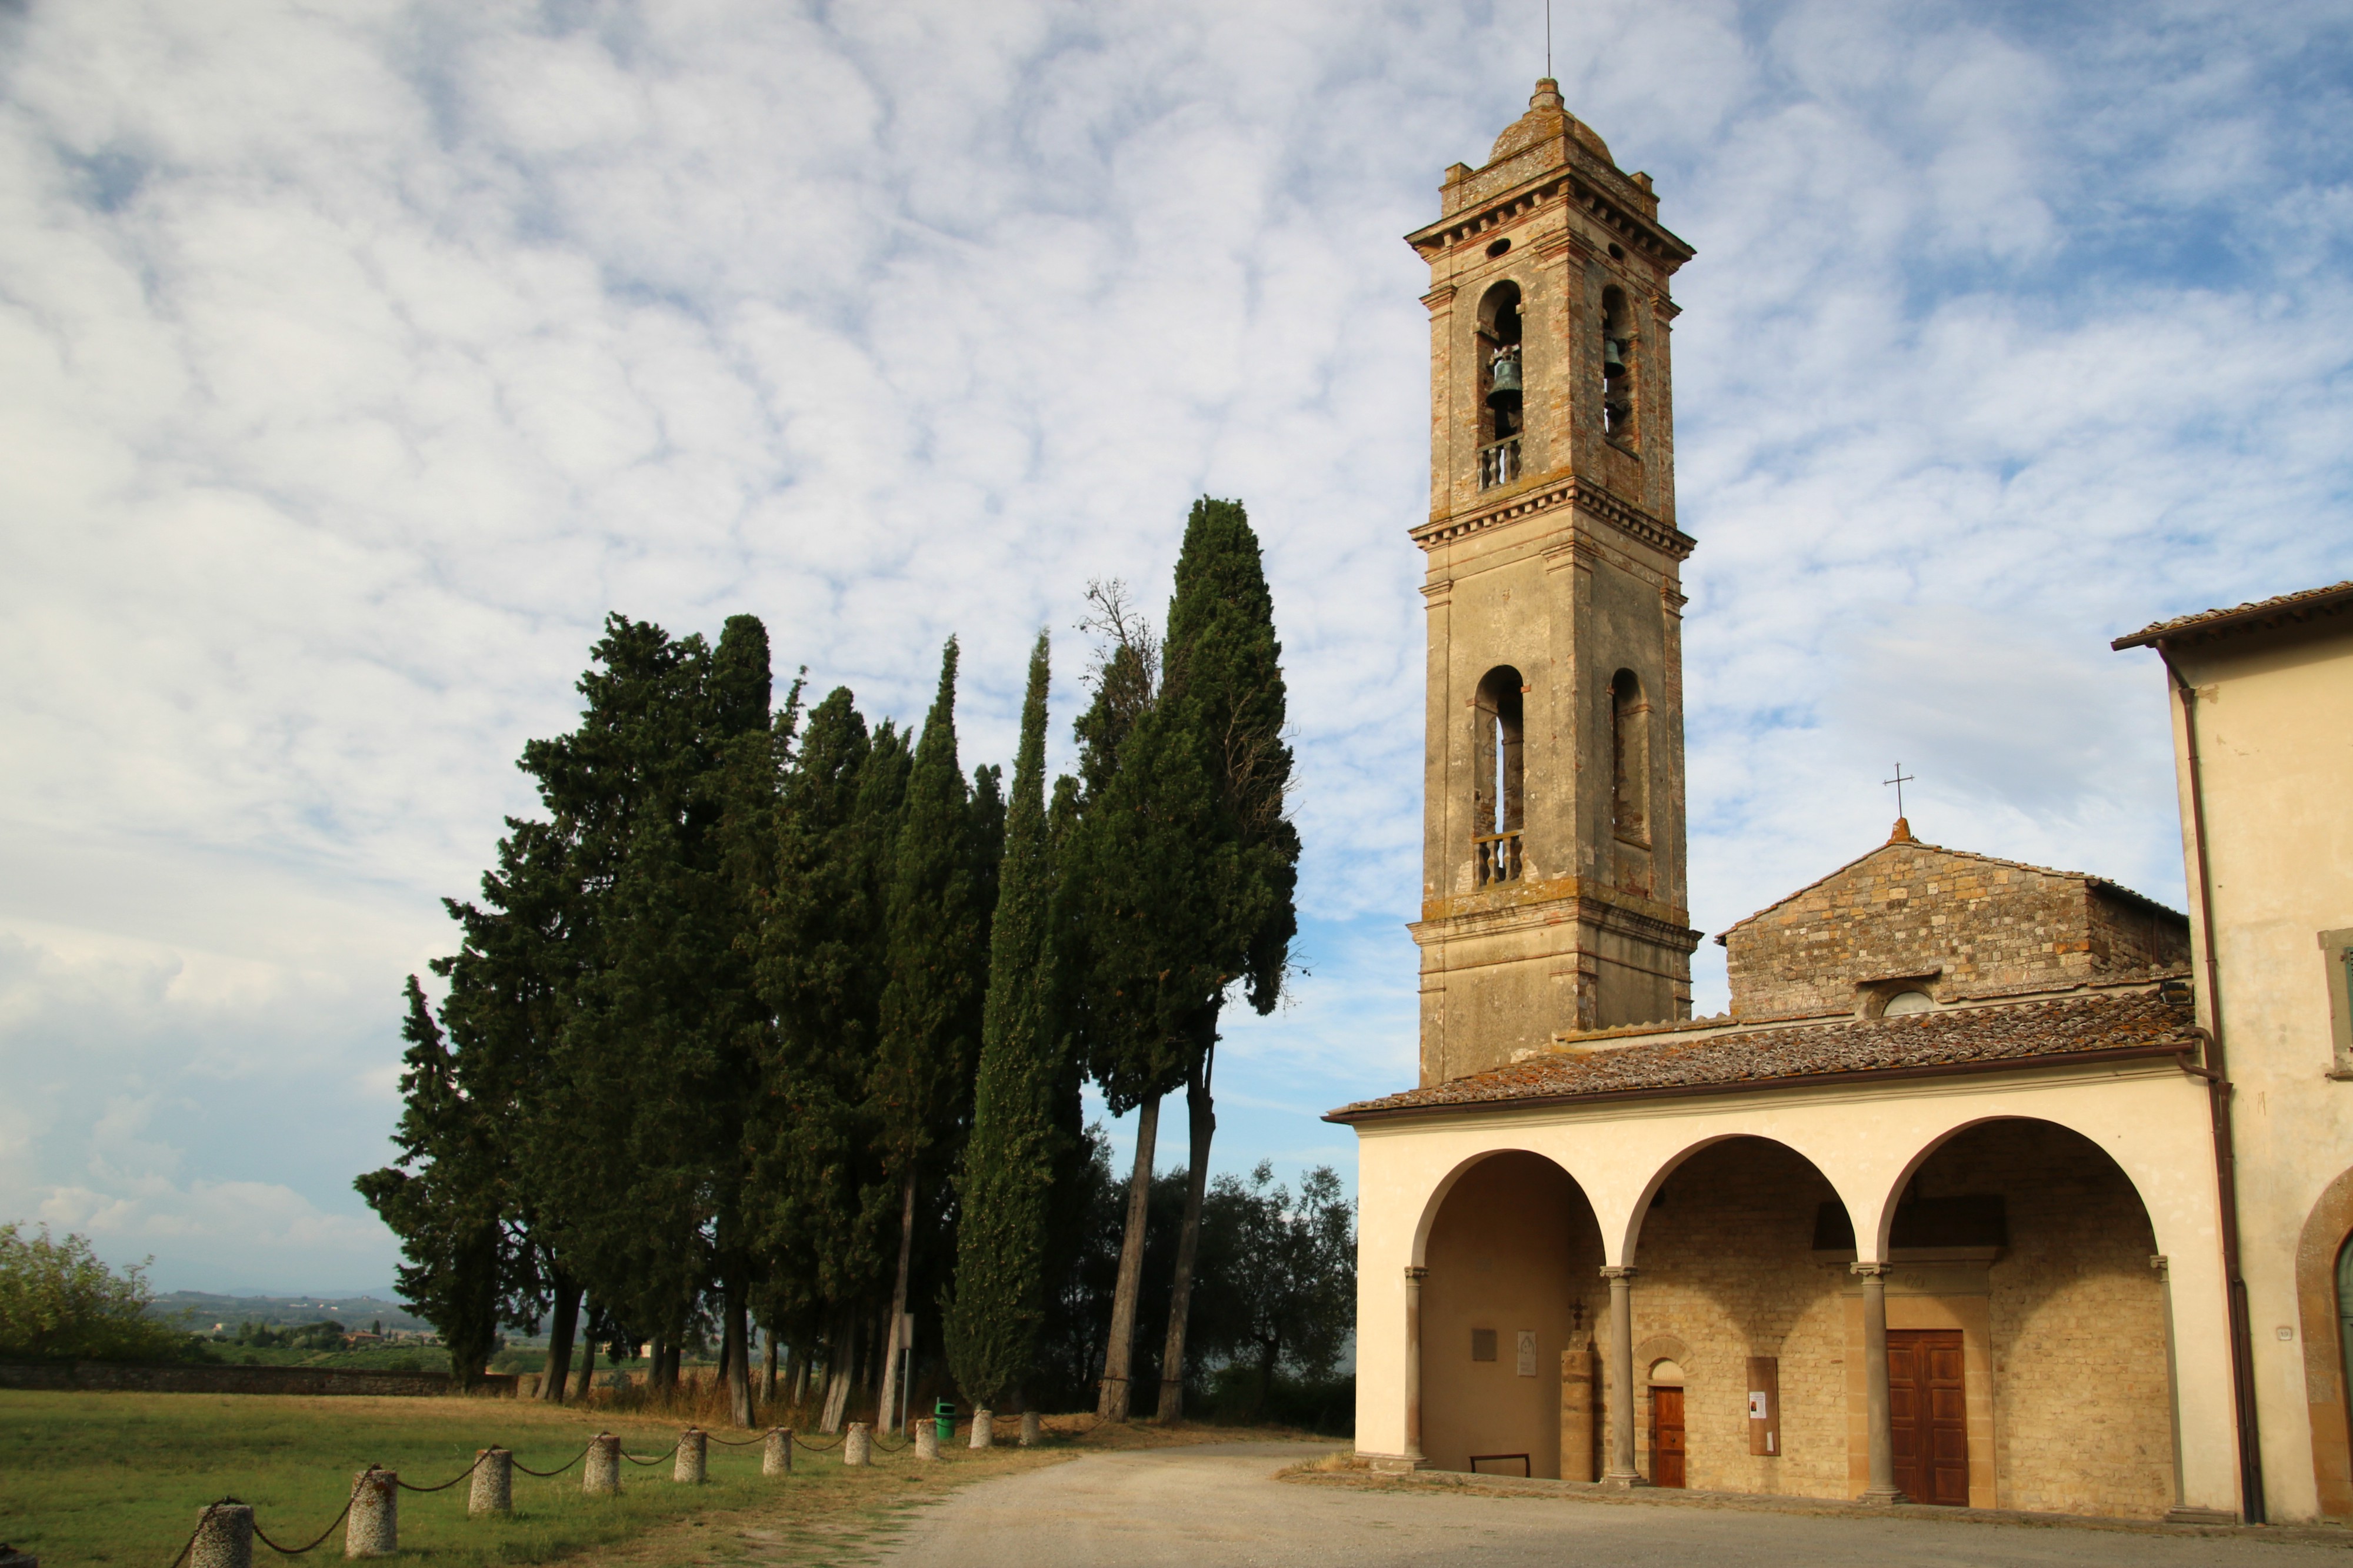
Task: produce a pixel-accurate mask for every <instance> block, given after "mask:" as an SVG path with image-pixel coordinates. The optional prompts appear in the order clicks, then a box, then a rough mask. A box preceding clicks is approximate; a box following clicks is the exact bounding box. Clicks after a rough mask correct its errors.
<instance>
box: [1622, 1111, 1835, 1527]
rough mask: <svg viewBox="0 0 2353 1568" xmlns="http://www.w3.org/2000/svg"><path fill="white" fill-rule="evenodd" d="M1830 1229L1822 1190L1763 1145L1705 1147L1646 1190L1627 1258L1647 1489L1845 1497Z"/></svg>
mask: <svg viewBox="0 0 2353 1568" xmlns="http://www.w3.org/2000/svg"><path fill="white" fill-rule="evenodd" d="M1846 1224H1847V1213H1846V1206H1845V1205H1844V1204H1843V1203H1842V1202H1841V1200H1840V1198H1839V1194H1838V1190H1837V1189H1836V1188H1835V1187H1833V1186H1832V1185H1831V1183H1830V1179H1829V1178H1828V1177H1826V1176H1824V1175H1823V1174H1822V1173H1821V1172H1820V1170H1819V1169H1817V1168H1816V1167H1815V1165H1814V1163H1813V1162H1811V1161H1810V1160H1809V1159H1807V1158H1806V1156H1804V1155H1803V1154H1800V1153H1799V1152H1797V1151H1796V1150H1794V1149H1792V1148H1790V1147H1788V1145H1787V1144H1785V1143H1779V1142H1774V1141H1772V1140H1770V1139H1767V1138H1757V1137H1746V1136H1744V1137H1736V1138H1726V1139H1724V1140H1721V1141H1719V1142H1712V1143H1708V1144H1705V1145H1704V1146H1702V1147H1700V1148H1698V1149H1696V1150H1694V1151H1692V1152H1688V1153H1686V1154H1685V1155H1684V1156H1683V1158H1682V1159H1681V1160H1680V1162H1679V1163H1676V1164H1674V1165H1673V1166H1672V1168H1671V1169H1670V1170H1669V1171H1668V1172H1667V1173H1665V1174H1664V1175H1663V1176H1662V1177H1661V1178H1660V1179H1659V1180H1658V1181H1657V1183H1656V1185H1655V1187H1654V1189H1653V1192H1652V1194H1651V1199H1650V1202H1649V1205H1648V1206H1647V1207H1646V1209H1645V1211H1644V1213H1643V1215H1642V1216H1641V1220H1640V1221H1639V1223H1638V1225H1637V1226H1635V1229H1634V1234H1633V1235H1632V1237H1630V1245H1629V1249H1628V1250H1629V1255H1630V1256H1629V1259H1628V1260H1629V1261H1630V1262H1632V1263H1635V1264H1637V1265H1638V1266H1639V1272H1638V1274H1637V1276H1636V1278H1635V1279H1634V1282H1633V1287H1632V1290H1631V1294H1630V1302H1631V1305H1632V1309H1633V1322H1632V1325H1631V1333H1632V1338H1633V1340H1634V1342H1635V1345H1636V1359H1635V1366H1634V1377H1635V1382H1636V1384H1637V1387H1636V1388H1635V1390H1634V1394H1635V1399H1636V1412H1635V1417H1636V1418H1635V1422H1634V1444H1635V1459H1634V1464H1635V1468H1636V1469H1638V1470H1639V1471H1641V1473H1642V1475H1644V1476H1645V1477H1647V1478H1649V1479H1651V1482H1652V1484H1654V1485H1659V1486H1671V1485H1672V1486H1690V1487H1694V1488H1698V1489H1705V1490H1717V1491H1740V1492H1772V1493H1784V1494H1791V1495H1796V1496H1801V1497H1826V1498H1834V1497H1846V1496H1851V1495H1852V1494H1853V1493H1854V1492H1855V1491H1856V1490H1859V1488H1856V1487H1852V1486H1851V1485H1850V1484H1849V1479H1848V1477H1849V1470H1850V1468H1851V1467H1850V1465H1849V1462H1848V1455H1849V1449H1850V1447H1851V1445H1850V1441H1849V1438H1850V1435H1851V1432H1852V1425H1853V1423H1852V1414H1851V1412H1850V1410H1849V1408H1848V1403H1849V1402H1848V1400H1847V1397H1846V1384H1847V1381H1848V1370H1849V1361H1850V1352H1849V1349H1848V1343H1847V1341H1848V1334H1847V1319H1848V1316H1849V1300H1848V1298H1849V1296H1850V1295H1851V1294H1852V1287H1853V1284H1854V1281H1853V1280H1852V1277H1851V1276H1850V1275H1849V1274H1848V1272H1847V1270H1846V1268H1845V1267H1844V1259H1842V1258H1839V1257H1838V1256H1837V1254H1836V1252H1835V1247H1834V1246H1831V1245H1830V1244H1831V1243H1834V1241H1835V1238H1836V1237H1837V1235H1838V1233H1839V1231H1840V1230H1841V1227H1843V1226H1846ZM1825 1226H1827V1228H1828V1230H1829V1232H1830V1236H1829V1237H1825V1236H1824V1234H1823V1232H1824V1229H1825ZM1848 1256H1850V1257H1851V1256H1852V1255H1851V1254H1850V1255H1848ZM1858 1321H1859V1320H1858ZM1662 1367H1663V1368H1665V1369H1667V1370H1666V1372H1664V1373H1662ZM1646 1368H1647V1369H1648V1370H1647V1374H1646V1370H1645V1369H1646ZM1666 1390H1672V1392H1671V1393H1664V1394H1662V1391H1666ZM1615 1392H1616V1391H1615V1390H1611V1391H1609V1392H1608V1393H1606V1394H1605V1395H1604V1397H1605V1399H1607V1398H1610V1397H1615Z"/></svg>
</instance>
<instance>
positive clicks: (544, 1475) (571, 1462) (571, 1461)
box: [508, 1443, 596, 1480]
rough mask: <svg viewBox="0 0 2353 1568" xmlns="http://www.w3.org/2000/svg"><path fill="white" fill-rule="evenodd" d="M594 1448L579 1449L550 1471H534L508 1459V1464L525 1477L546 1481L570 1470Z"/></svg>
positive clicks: (594, 1445) (592, 1445)
mask: <svg viewBox="0 0 2353 1568" xmlns="http://www.w3.org/2000/svg"><path fill="white" fill-rule="evenodd" d="M594 1447H596V1444H594V1443H591V1444H589V1445H588V1447H587V1448H583V1449H581V1450H580V1451H579V1452H578V1453H576V1454H575V1455H573V1456H572V1457H571V1458H568V1459H566V1460H565V1461H564V1463H562V1464H560V1465H558V1466H556V1467H555V1468H554V1469H552V1470H534V1469H533V1468H531V1467H530V1466H529V1465H525V1464H522V1463H518V1462H516V1461H515V1460H512V1459H510V1460H509V1461H508V1463H510V1464H513V1465H514V1468H516V1469H518V1470H521V1471H522V1473H523V1474H524V1475H526V1476H537V1477H538V1478H539V1479H541V1480H546V1479H548V1478H549V1477H551V1476H560V1475H562V1474H563V1473H564V1472H565V1471H566V1470H568V1469H570V1468H572V1467H573V1466H575V1465H576V1464H578V1463H579V1462H580V1461H581V1460H583V1459H585V1458H587V1457H588V1448H594Z"/></svg>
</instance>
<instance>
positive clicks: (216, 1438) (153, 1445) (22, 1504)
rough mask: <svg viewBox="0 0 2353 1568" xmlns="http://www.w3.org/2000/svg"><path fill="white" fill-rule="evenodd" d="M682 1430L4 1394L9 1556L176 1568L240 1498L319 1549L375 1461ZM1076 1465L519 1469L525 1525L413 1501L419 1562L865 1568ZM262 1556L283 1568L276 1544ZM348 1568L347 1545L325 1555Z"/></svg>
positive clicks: (457, 1491) (329, 1405)
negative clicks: (926, 1508) (208, 1507)
mask: <svg viewBox="0 0 2353 1568" xmlns="http://www.w3.org/2000/svg"><path fill="white" fill-rule="evenodd" d="M679 1426H680V1423H679V1422H678V1421H677V1420H675V1419H654V1418H644V1417H637V1416H632V1415H625V1414H623V1413H620V1412H617V1411H612V1410H605V1411H596V1412H587V1413H583V1412H578V1411H573V1410H565V1409H554V1408H550V1407H548V1406H545V1405H536V1404H532V1403H518V1402H515V1401H512V1400H503V1399H497V1400H493V1399H364V1398H347V1397H337V1398H286V1397H278V1396H272V1395H258V1394H231V1395H215V1394H31V1393H15V1392H0V1541H5V1542H8V1543H10V1544H13V1545H15V1546H16V1548H18V1549H19V1550H20V1551H26V1552H33V1553H35V1554H37V1556H38V1557H39V1558H40V1559H41V1561H42V1564H43V1568H77V1565H79V1564H109V1565H111V1564H128V1565H130V1568H166V1565H167V1564H169V1563H171V1562H172V1557H173V1553H174V1552H177V1551H178V1550H179V1549H180V1547H181V1544H182V1543H183V1542H185V1541H186V1540H187V1539H188V1533H189V1531H192V1530H193V1529H194V1528H195V1521H196V1516H197V1513H198V1511H199V1510H201V1508H202V1507H203V1505H205V1504H206V1503H208V1502H213V1501H216V1500H219V1499H220V1498H222V1497H224V1496H233V1497H235V1498H237V1500H239V1501H242V1502H248V1503H251V1504H252V1505H253V1506H254V1517H255V1520H256V1522H257V1523H258V1524H259V1527H260V1528H261V1529H262V1530H263V1531H267V1532H268V1533H269V1535H270V1536H271V1537H272V1538H273V1539H275V1540H277V1541H278V1542H280V1543H282V1544H284V1545H288V1546H299V1545H301V1544H302V1543H303V1542H307V1541H309V1540H310V1539H311V1537H313V1536H315V1535H317V1534H318V1533H319V1532H320V1531H322V1530H323V1529H325V1528H326V1526H327V1523H328V1521H331V1520H332V1519H333V1518H334V1517H335V1515H336V1513H337V1511H338V1510H341V1509H342V1507H343V1501H344V1499H345V1498H346V1497H348V1496H349V1495H350V1491H351V1484H352V1476H353V1472H354V1471H357V1470H361V1469H364V1468H366V1467H367V1466H368V1465H370V1464H377V1465H381V1466H383V1467H384V1468H386V1469H391V1470H397V1471H398V1472H399V1473H400V1477H401V1479H403V1480H404V1481H407V1482H410V1483H412V1484H416V1485H426V1486H430V1485H433V1484H435V1483H438V1482H440V1481H444V1480H447V1479H449V1478H450V1477H452V1476H454V1475H456V1474H458V1473H459V1471H461V1470H463V1469H465V1468H466V1467H467V1466H468V1465H470V1464H471V1463H472V1462H473V1458H474V1451H475V1450H476V1449H477V1448H481V1447H491V1446H492V1445H497V1446H500V1447H508V1448H512V1450H513V1451H514V1455H515V1459H516V1462H517V1464H518V1465H527V1466H530V1467H531V1468H533V1469H553V1468H555V1467H556V1466H558V1465H561V1464H563V1463H565V1461H566V1460H568V1459H571V1458H573V1457H574V1456H575V1455H577V1454H578V1453H579V1452H580V1451H581V1450H582V1449H583V1448H585V1447H586V1446H587V1443H588V1439H589V1437H590V1436H593V1435H594V1434H595V1433H596V1432H597V1431H599V1430H609V1431H612V1432H615V1433H617V1434H618V1435H619V1436H620V1437H621V1440H622V1441H621V1447H622V1451H623V1453H625V1454H630V1455H637V1456H639V1457H651V1456H654V1455H657V1454H659V1453H661V1452H662V1451H663V1450H664V1449H667V1448H669V1447H670V1446H671V1445H672V1444H673V1443H674V1442H675V1441H676V1440H677V1436H678V1432H679ZM713 1436H714V1438H716V1437H720V1436H750V1434H748V1433H746V1434H733V1433H726V1432H716V1431H715V1432H714V1434H713ZM1071 1451H1072V1450H1071V1447H1044V1448H1038V1449H1030V1450H1022V1449H1018V1448H998V1449H994V1450H989V1451H987V1452H984V1453H978V1454H975V1453H972V1452H970V1451H969V1450H967V1449H963V1448H960V1447H949V1448H948V1449H946V1450H945V1452H944V1458H942V1460H941V1461H940V1462H939V1463H938V1464H936V1465H923V1466H919V1465H917V1464H916V1462H915V1460H914V1458H913V1454H912V1453H911V1452H903V1453H897V1454H889V1453H878V1454H877V1456H876V1460H877V1462H876V1464H875V1465H874V1467H873V1468H871V1469H864V1470H852V1469H849V1468H846V1467H844V1466H843V1465H842V1464H841V1462H840V1458H839V1453H838V1452H826V1453H811V1452H807V1451H803V1452H799V1453H797V1454H796V1456H795V1460H794V1474H793V1475H791V1476H789V1477H781V1478H774V1479H771V1478H766V1477H763V1476H762V1475H761V1474H760V1450H759V1448H758V1447H756V1446H754V1447H721V1446H720V1445H719V1443H718V1442H717V1441H715V1440H714V1441H713V1442H712V1446H711V1454H710V1481H709V1484H707V1485H705V1486H702V1487H682V1486H679V1485H677V1484H676V1483H674V1482H673V1481H671V1480H670V1464H669V1462H668V1461H667V1460H664V1461H662V1462H661V1463H659V1464H657V1465H654V1466H651V1467H642V1468H641V1467H639V1466H637V1465H631V1464H624V1465H623V1466H622V1467H621V1469H622V1477H621V1480H622V1495H621V1496H619V1497H618V1498H586V1497H583V1496H582V1495H581V1492H580V1471H579V1469H578V1468H577V1467H575V1468H571V1469H569V1470H566V1471H565V1473H564V1474H563V1475H561V1476H558V1477H556V1478H554V1479H533V1478H531V1477H528V1476H525V1475H523V1474H522V1473H521V1472H520V1471H518V1472H517V1474H516V1475H515V1478H514V1517H513V1518H512V1520H511V1521H474V1520H469V1519H468V1518H467V1516H466V1497H467V1488H466V1486H465V1484H463V1483H460V1484H459V1485H458V1486H455V1487H452V1488H450V1489H448V1490H447V1491H444V1492H438V1493H434V1494H432V1495H430V1496H420V1495H417V1494H416V1493H410V1492H403V1493H402V1494H401V1498H400V1545H401V1555H402V1556H403V1557H417V1558H422V1559H428V1560H430V1561H431V1562H432V1563H435V1564H437V1565H439V1564H448V1565H450V1568H462V1565H467V1564H473V1563H546V1562H554V1561H559V1560H562V1559H565V1558H569V1557H575V1556H578V1555H580V1554H582V1553H585V1552H590V1551H591V1550H594V1549H599V1548H603V1549H606V1550H598V1551H596V1557H597V1559H598V1561H600V1562H604V1561H611V1560H615V1559H620V1560H626V1561H628V1562H629V1563H641V1564H645V1565H647V1568H668V1565H670V1564H682V1563H729V1562H760V1563H818V1562H823V1563H838V1562H845V1561H856V1560H858V1559H859V1558H861V1557H863V1556H865V1555H866V1554H867V1552H868V1550H869V1549H871V1547H874V1546H877V1545H880V1544H881V1542H884V1541H886V1540H887V1539H889V1537H890V1536H891V1535H892V1533H893V1521H894V1520H895V1519H896V1518H897V1517H898V1516H899V1514H900V1513H901V1512H902V1510H904V1509H905V1508H906V1507H908V1506H909V1505H912V1504H914V1503H919V1502H923V1501H925V1500H930V1499H933V1498H936V1497H938V1496H940V1495H941V1494H942V1493H943V1492H944V1491H946V1490H948V1489H953V1488H954V1487H955V1486H958V1485H961V1484H963V1483H965V1482H967V1481H971V1480H976V1479H981V1478H983V1477H985V1476H989V1475H997V1474H1003V1473H1006V1472H1008V1471H1010V1470H1015V1469H1023V1468H1030V1467H1032V1466H1035V1465H1038V1464H1043V1463H1051V1462H1053V1461H1054V1460H1055V1459H1056V1458H1061V1457H1065V1456H1067V1455H1068V1454H1070V1453H1071ZM625 1542H626V1543H627V1544H626V1545H624V1544H622V1543H625ZM256 1555H257V1557H259V1559H261V1560H263V1561H274V1557H273V1556H272V1554H271V1553H270V1552H268V1551H267V1550H264V1549H261V1548H259V1547H257V1550H256ZM342 1555H343V1535H342V1531H340V1530H338V1531H335V1533H334V1534H332V1536H330V1537H329V1538H328V1539H327V1541H326V1542H324V1543H322V1545H321V1547H320V1548H319V1552H318V1553H317V1557H318V1558H336V1559H340V1558H341V1557H342ZM313 1560H314V1561H315V1560H316V1558H314V1559H313Z"/></svg>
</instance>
